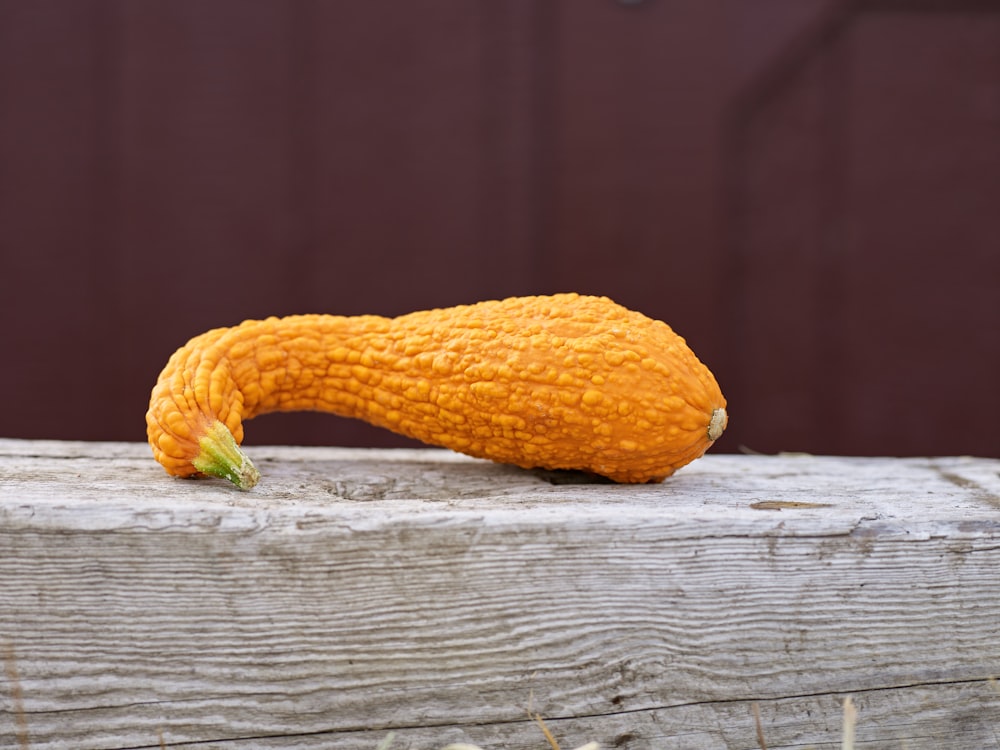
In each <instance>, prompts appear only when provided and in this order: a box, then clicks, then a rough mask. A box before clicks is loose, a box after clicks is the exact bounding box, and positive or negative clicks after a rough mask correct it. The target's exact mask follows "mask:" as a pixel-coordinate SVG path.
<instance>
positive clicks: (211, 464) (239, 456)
mask: <svg viewBox="0 0 1000 750" xmlns="http://www.w3.org/2000/svg"><path fill="white" fill-rule="evenodd" d="M198 445H199V447H200V448H201V452H200V453H199V454H198V455H197V456H195V458H194V460H192V461H191V463H192V464H194V468H196V469H197V470H198V471H200V472H201V473H202V474H211V475H212V476H215V477H221V478H222V479H228V480H229V481H230V482H232V483H233V484H235V485H236V486H237V487H239V488H240V489H241V490H248V489H250V488H251V487H253V486H254V485H255V484H257V481H258V480H259V479H260V472H259V471H257V467H255V466H254V465H253V463H252V462H251V461H250V459H249V458H248V457H247V454H246V453H244V452H243V449H242V448H240V446H238V445H237V444H236V439H235V438H234V437H233V433H231V432H230V431H229V428H228V427H226V426H225V425H224V424H222V422H219V421H216V422H215V424H213V425H212V427H211V429H209V431H208V432H207V433H206V434H205V436H204V437H202V438H201V440H199V441H198Z"/></svg>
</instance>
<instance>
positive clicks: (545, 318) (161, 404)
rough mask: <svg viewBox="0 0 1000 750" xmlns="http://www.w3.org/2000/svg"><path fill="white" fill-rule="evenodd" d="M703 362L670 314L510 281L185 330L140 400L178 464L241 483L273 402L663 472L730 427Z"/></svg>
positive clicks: (167, 462) (155, 441) (511, 459)
mask: <svg viewBox="0 0 1000 750" xmlns="http://www.w3.org/2000/svg"><path fill="white" fill-rule="evenodd" d="M725 406H726V400H725V398H723V396H722V393H721V391H720V390H719V386H718V384H717V383H716V381H715V378H714V377H713V375H712V373H711V372H710V371H709V370H708V368H706V367H705V366H704V365H703V364H702V363H701V362H700V361H699V360H698V359H697V357H695V355H694V353H693V352H692V351H691V350H690V349H689V348H688V346H687V344H686V343H685V342H684V339H682V338H681V337H680V336H678V335H677V334H676V333H674V332H673V330H671V328H670V327H669V326H667V325H666V324H665V323H663V322H660V321H657V320H652V319H650V318H648V317H646V316H645V315H642V314H641V313H638V312H634V311H631V310H628V309H626V308H624V307H622V306H621V305H618V304H616V303H614V302H612V301H611V300H609V299H607V298H605V297H589V296H581V295H577V294H557V295H553V296H538V297H512V298H509V299H505V300H499V301H490V302H481V303H478V304H473V305H462V306H458V307H452V308H447V309H437V310H426V311H421V312H415V313H411V314H408V315H402V316H400V317H397V318H385V317H379V316H374V315H362V316H353V317H346V316H336V315H293V316H290V317H285V318H268V319H266V320H249V321H246V322H244V323H242V324H240V325H238V326H234V327H232V328H217V329H214V330H211V331H208V332H207V333H204V334H202V335H200V336H197V337H195V338H193V339H191V340H190V341H189V342H188V343H187V344H185V345H184V346H183V347H181V348H180V349H179V350H177V352H175V353H174V355H173V356H172V357H171V358H170V361H169V362H168V363H167V365H166V367H165V368H164V370H163V372H162V373H161V374H160V377H159V380H158V382H157V383H156V386H155V387H154V388H153V392H152V395H151V398H150V404H149V410H148V412H147V413H146V424H147V432H148V437H149V442H150V445H151V446H152V449H153V454H154V456H155V458H156V460H157V461H159V462H160V463H161V464H162V465H163V466H164V468H166V470H167V472H168V473H170V474H174V475H177V476H191V475H205V474H213V475H216V476H221V477H224V478H226V479H229V480H230V481H232V482H233V483H234V484H235V485H236V486H238V487H241V488H244V489H247V488H249V487H252V486H253V485H254V484H256V482H257V480H258V478H259V474H258V472H257V470H256V468H254V466H253V464H252V463H251V462H250V460H249V458H248V457H247V456H246V454H245V453H244V452H243V450H242V449H241V448H240V447H239V444H240V443H241V442H242V439H243V422H244V420H247V419H250V418H251V417H254V416H256V415H258V414H264V413H267V412H273V411H293V410H316V411H325V412H331V413H333V414H339V415H342V416H347V417H356V418H359V419H363V420H365V421H367V422H371V423H372V424H375V425H380V426H382V427H386V428H388V429H390V430H392V431H394V432H397V433H401V434H403V435H407V436H409V437H413V438H417V439H418V440H422V441H424V442H425V443H429V444H431V445H437V446H443V447H446V448H451V449H453V450H456V451H459V452H461V453H466V454H468V455H471V456H477V457H481V458H487V459H491V460H494V461H499V462H503V463H511V464H516V465H518V466H522V467H526V468H528V467H542V468H547V469H579V470H584V471H589V472H593V473H595V474H599V475H603V476H605V477H608V478H610V479H612V480H615V481H619V482H648V481H660V480H662V479H663V478H665V477H667V476H669V475H670V474H672V473H673V472H674V471H675V470H676V469H678V468H680V467H681V466H684V465H685V464H687V463H689V462H690V461H692V460H694V459H696V458H698V457H699V456H701V455H702V454H703V453H704V452H705V451H706V450H707V449H708V448H709V446H711V444H712V443H713V442H714V441H715V440H717V439H718V438H719V436H720V435H721V434H722V432H723V430H724V429H725V427H726V422H727V415H726V409H725Z"/></svg>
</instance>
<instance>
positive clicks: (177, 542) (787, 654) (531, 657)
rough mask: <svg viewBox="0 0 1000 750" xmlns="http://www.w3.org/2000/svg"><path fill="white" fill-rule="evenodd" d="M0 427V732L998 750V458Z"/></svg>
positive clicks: (273, 742) (51, 736) (43, 745)
mask: <svg viewBox="0 0 1000 750" xmlns="http://www.w3.org/2000/svg"><path fill="white" fill-rule="evenodd" d="M249 450H250V451H251V453H252V457H253V458H254V460H255V462H256V463H257V465H258V466H259V467H260V469H261V471H262V474H263V479H262V481H261V484H260V485H258V487H257V488H255V489H254V490H253V491H251V492H249V493H240V492H238V491H236V490H233V489H231V488H230V487H229V486H228V485H226V484H224V483H222V482H221V481H215V480H206V481H191V480H175V479H171V478H169V477H167V476H166V475H165V474H164V473H163V471H162V470H161V469H160V467H159V466H157V465H156V464H155V463H154V462H153V461H152V459H151V457H150V455H149V451H148V448H147V447H146V446H145V445H139V444H126V443H66V442H53V441H19V440H0V654H2V657H3V661H4V669H3V671H2V673H0V747H2V748H17V750H22V748H31V749H32V750H43V749H45V750H56V749H57V748H58V749H62V748H66V749H67V750H69V749H70V748H72V749H73V750H91V749H96V748H102V749H103V748H158V747H160V739H159V738H160V737H161V736H162V738H163V742H164V743H165V744H166V745H167V746H168V747H172V748H178V747H179V748H190V749H191V750H194V749H195V748H198V749H199V750H204V749H205V748H219V749H220V750H222V749H225V750H249V749H250V748H267V749H269V750H270V749H272V748H274V749H276V748H303V749H305V748H308V749H309V750H315V749H318V748H347V749H348V750H355V749H357V750H362V749H363V750H375V748H376V747H377V746H378V745H379V743H380V742H382V741H383V740H385V739H386V738H387V737H388V735H389V734H390V733H394V741H393V744H392V746H391V747H392V748H393V750H407V749H416V748H427V749H428V750H438V749H439V748H441V747H442V746H444V745H446V744H448V743H449V742H470V743H475V744H478V745H480V746H482V747H483V748H487V750H489V749H492V748H497V749H499V748H510V749H511V750H520V749H522V748H523V749H524V750H528V749H529V748H532V749H534V748H545V747H547V742H546V741H545V739H544V737H543V736H542V734H541V731H540V729H539V727H538V726H537V724H535V723H534V722H533V721H532V720H531V719H530V718H529V716H528V711H529V710H531V711H536V712H538V713H539V714H541V715H542V716H543V717H544V718H545V721H546V724H547V725H548V726H549V728H550V729H551V731H552V732H553V734H554V735H555V736H556V738H557V739H558V740H559V742H560V744H561V746H562V747H563V748H564V750H566V749H567V748H575V747H577V746H579V745H583V744H584V743H586V742H589V741H596V742H599V743H600V745H601V747H602V748H629V749H631V750H637V749H639V748H666V749H668V750H669V749H671V748H678V749H679V748H686V749H691V750H701V749H703V748H704V749H705V750H707V749H708V748H713V749H714V748H727V749H733V748H759V747H760V742H759V740H758V736H757V732H756V729H755V726H754V719H753V715H752V707H753V706H754V705H755V704H756V705H757V707H758V708H759V711H760V715H761V723H762V731H763V736H764V738H765V739H766V743H767V747H768V748H770V749H771V750H774V749H775V748H798V749H802V750H804V749H805V748H810V747H811V748H817V749H818V748H824V749H826V748H840V747H841V741H840V722H841V705H842V701H843V699H844V698H845V697H846V696H848V695H850V696H852V697H853V700H854V701H855V703H856V705H857V708H858V727H857V747H859V748H862V747H863V748H866V749H868V750H870V749H871V748H878V749H881V748H885V749H886V750H888V749H890V748H891V749H892V750H899V749H900V748H909V749H911V750H912V749H914V748H935V749H941V748H944V749H948V748H955V749H956V750H957V749H958V748H962V750H969V749H970V748H1000V739H998V736H1000V692H998V689H997V686H996V684H995V683H994V682H992V681H991V678H992V677H993V676H994V675H997V674H1000V638H998V636H1000V575H998V573H997V571H998V570H1000V461H998V460H995V459H975V458H928V459H871V458H869V459H860V458H834V457H813V456H807V455H783V456H728V455H709V456H706V457H705V458H703V459H701V460H699V461H696V462H695V463H694V464H692V465H690V466H688V467H686V468H684V469H683V470H681V471H680V472H678V474H677V475H675V476H674V477H672V478H671V479H669V480H667V481H666V482H664V483H663V484H660V485H643V486H620V485H612V484H605V483H595V482H593V481H591V480H589V479H588V478H587V477H584V476H581V475H575V474H557V473H550V472H531V471H523V470H520V469H516V468H512V467H506V466H498V465H494V464H490V463H487V462H482V461H476V460H473V459H468V458H465V457H462V456H458V455H455V454H451V453H448V452H443V451H437V450H416V451H414V450H397V451H392V450H363V449H335V448H328V449H327V448H270V447H257V448H250V449H249Z"/></svg>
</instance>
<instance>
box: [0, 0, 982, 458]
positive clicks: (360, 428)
mask: <svg viewBox="0 0 1000 750" xmlns="http://www.w3.org/2000/svg"><path fill="white" fill-rule="evenodd" d="M998 11H1000V4H997V3H995V2H963V1H962V0H953V1H945V0H941V1H940V2H933V1H929V0H911V1H910V2H906V1H904V0H896V1H889V0H883V1H882V2H834V1H832V0H755V2H753V3H747V2H745V0H646V1H645V2H624V1H615V0H561V1H553V2H542V1H541V0H511V1H510V2H494V1H492V0H481V1H479V2H476V1H474V0H422V2H419V3H415V2H346V1H344V2H341V1H340V0H297V1H294V0H291V1H290V0H211V2H206V1H205V0H0V261H2V269H0V321H2V328H0V352H2V354H0V356H2V366H0V394H3V395H2V399H3V402H2V408H0V436H3V437H24V438H69V439H115V440H143V439H144V423H143V415H144V412H145V409H146V402H147V399H148V395H149V390H150V388H151V386H152V384H153V382H154V381H155V379H156V376H157V374H158V372H159V370H160V368H161V367H162V366H163V364H164V363H165V362H166V360H167V358H168V356H169V355H170V354H171V353H172V352H173V350H174V349H175V348H176V347H178V346H179V345H181V344H182V343H183V342H184V341H185V340H187V339H188V338H189V337H191V336H193V335H195V334H197V333H200V332H202V331H204V330H207V329H208V328H213V327H216V326H221V325H231V324H234V323H237V322H239V321H240V320H242V319H245V318H249V317H263V316H267V315H281V314H288V313H293V312H330V313H338V314H354V313H379V314H384V315H395V314H399V313H403V312H407V311H410V310H414V309H420V308H426V307H436V306H446V305H452V304H458V303H465V302H473V301H477V300H480V299H487V298H495V297H502V296H507V295H514V294H532V293H547V292H554V291H566V290H576V291H581V292H588V293H600V294H606V295H608V296H611V297H612V298H614V299H616V300H617V301H619V302H621V303H623V304H625V305H627V306H629V307H633V308H636V309H639V310H641V311H643V312H645V313H647V314H648V315H651V316H653V317H658V318H662V319H664V320H666V321H667V322H669V323H670V324H671V325H673V326H674V328H676V329H677V330H678V331H679V332H680V333H681V334H682V335H684V336H685V337H686V338H687V339H688V341H689V343H690V344H691V345H692V347H693V348H694V349H695V351H696V352H697V353H698V354H699V356H700V357H701V358H702V359H703V360H704V361H705V362H706V363H707V364H708V365H709V366H710V367H711V368H712V369H713V370H714V371H715V372H716V374H717V376H718V378H719V381H720V383H721V385H722V387H723V390H724V392H725V393H726V395H727V396H728V398H729V400H730V413H731V427H730V430H729V432H728V433H727V435H726V436H725V437H724V438H723V440H722V441H720V443H719V445H718V446H717V450H721V451H736V450H740V449H743V448H749V449H751V450H757V451H764V452H772V451H779V450H794V451H812V452H830V453H853V454H956V453H972V454H980V455H996V454H998V453H1000V438H998V437H997V436H996V431H997V425H998V424H1000V392H998V391H1000V388H998V386H1000V12H998ZM247 441H248V442H251V443H258V444H259V443H268V442H277V443H299V444H310V443H317V444H342V445H403V444H406V441H404V440H402V439H401V438H396V437H394V436H391V435H389V434H388V433H384V432H382V431H379V430H376V429H374V428H370V427H367V426H366V425H362V424H357V423H353V422H351V421H349V420H343V419H338V418H336V417H332V416H327V415H310V414H306V415H268V416H264V417H261V418H259V419H258V420H256V421H255V423H253V424H251V425H250V426H249V427H248V431H247Z"/></svg>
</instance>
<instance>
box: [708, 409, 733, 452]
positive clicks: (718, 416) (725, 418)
mask: <svg viewBox="0 0 1000 750" xmlns="http://www.w3.org/2000/svg"><path fill="white" fill-rule="evenodd" d="M728 423H729V415H728V414H726V410H725V409H724V408H723V407H721V406H720V407H719V408H717V409H712V416H711V418H710V419H709V420H708V439H709V440H711V441H712V442H713V443H714V442H715V441H716V440H718V439H719V438H720V437H722V433H723V432H725V431H726V425H727V424H728Z"/></svg>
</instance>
